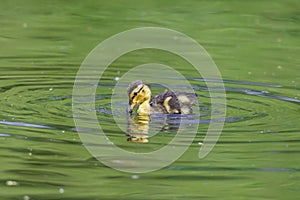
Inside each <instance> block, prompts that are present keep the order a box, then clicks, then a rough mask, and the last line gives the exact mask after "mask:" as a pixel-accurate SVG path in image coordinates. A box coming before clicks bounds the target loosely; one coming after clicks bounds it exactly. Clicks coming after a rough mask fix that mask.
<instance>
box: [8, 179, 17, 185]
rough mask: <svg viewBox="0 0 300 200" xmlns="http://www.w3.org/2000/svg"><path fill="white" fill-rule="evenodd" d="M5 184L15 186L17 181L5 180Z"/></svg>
mask: <svg viewBox="0 0 300 200" xmlns="http://www.w3.org/2000/svg"><path fill="white" fill-rule="evenodd" d="M6 185H7V186H17V185H19V183H18V182H17V181H12V180H9V181H6Z"/></svg>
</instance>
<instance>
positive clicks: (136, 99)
mask: <svg viewBox="0 0 300 200" xmlns="http://www.w3.org/2000/svg"><path fill="white" fill-rule="evenodd" d="M127 92H128V98H129V108H128V111H129V112H130V113H132V110H133V109H134V108H135V106H139V105H142V104H143V103H146V104H147V105H150V99H151V90H150V87H149V86H148V85H146V84H145V83H144V82H143V81H140V80H137V81H133V82H131V83H130V84H129V86H128V88H127Z"/></svg>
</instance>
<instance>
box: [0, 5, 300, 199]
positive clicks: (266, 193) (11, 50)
mask: <svg viewBox="0 0 300 200" xmlns="http://www.w3.org/2000/svg"><path fill="white" fill-rule="evenodd" d="M0 2H1V4H0V5H1V6H0V44H1V45H0V95H1V97H0V148H1V151H0V158H1V167H0V199H4V200H6V199H24V200H28V199H201V198H204V199H209V198H212V199H214V198H216V199H297V197H298V196H299V195H300V192H299V191H300V190H299V188H300V172H299V170H300V168H299V166H300V159H299V158H300V155H299V152H300V151H299V150H300V143H299V142H300V135H299V134H300V124H299V117H300V115H299V113H300V107H299V103H300V91H299V88H300V86H299V81H300V76H299V66H300V58H299V53H300V47H299V44H300V41H299V36H300V27H299V23H300V12H299V7H300V3H299V1H297V0H290V1H280V0H277V1H267V0H264V1H249V2H246V1H187V2H185V3H182V1H173V2H171V1H170V2H169V1H162V2H161V1H145V2H140V1H107V2H104V1H103V2H102V1H72V2H71V1H70V2H65V1H23V2H18V1H0ZM145 26H157V27H164V28H170V29H174V30H177V31H180V32H182V33H185V34H187V35H189V36H190V37H192V38H194V39H195V40H196V41H198V42H199V43H200V44H201V45H203V47H204V48H205V49H206V50H207V52H208V53H209V54H210V55H211V57H212V58H213V60H214V61H215V63H216V64H217V66H218V68H219V70H220V72H221V74H222V77H223V79H224V81H225V86H226V93H227V114H226V123H225V127H224V130H223V132H222V134H221V137H220V138H219V141H218V143H217V145H216V146H215V148H214V149H213V151H212V152H211V153H210V154H209V155H208V156H207V157H205V158H204V159H199V158H198V152H199V148H200V145H199V144H198V143H199V142H202V141H203V138H204V134H205V131H206V129H207V126H208V123H206V121H205V120H206V119H207V117H205V116H204V117H203V118H201V119H200V127H199V130H198V134H197V136H196V138H195V139H194V142H193V144H192V145H191V146H190V148H189V149H188V150H187V151H186V152H185V153H184V154H183V156H182V157H180V159H178V160H177V161H176V162H174V163H173V164H171V165H170V166H168V167H165V168H163V169H161V170H158V171H155V172H151V173H146V174H130V173H124V172H119V171H116V170H114V169H111V168H109V167H106V166H104V165H103V164H101V163H100V162H99V161H97V160H96V159H95V158H93V156H92V155H90V154H89V153H88V151H87V150H86V148H85V147H84V146H83V145H82V142H81V141H80V138H79V136H78V134H77V132H76V131H75V125H74V121H73V114H72V89H73V83H74V80H75V76H76V73H77V70H78V69H79V67H80V64H81V63H82V62H83V60H84V58H85V57H86V56H87V55H88V53H89V52H90V51H91V50H92V49H93V48H94V47H95V46H96V45H98V44H99V43H100V42H101V41H103V40H105V39H106V38H108V37H110V36H111V35H114V34H117V33H119V32H122V31H125V30H128V29H131V28H137V27H145ZM120 45H122V44H120ZM169 56H171V55H169V54H167V53H165V52H160V51H157V52H152V51H147V50H146V51H141V52H133V53H132V54H129V55H125V56H123V57H121V58H120V59H119V60H117V61H115V62H114V63H113V64H112V66H111V68H110V70H108V71H107V73H106V74H105V76H104V77H103V80H102V82H101V83H100V84H102V87H101V89H99V91H98V94H97V95H98V97H99V99H98V100H97V102H96V106H97V108H96V110H97V116H98V118H99V120H100V121H101V123H102V124H103V126H104V127H105V128H106V129H107V130H110V131H111V132H110V133H108V134H109V137H110V138H111V140H112V141H114V142H115V143H117V144H118V145H119V146H122V147H124V148H125V149H131V150H133V151H134V150H138V149H139V148H141V149H142V150H145V151H149V150H152V149H156V148H159V147H162V146H164V145H165V144H167V143H168V142H169V141H170V140H171V139H172V137H173V136H174V135H172V133H169V134H167V133H162V134H161V135H157V136H155V137H154V138H153V140H152V143H151V142H150V143H149V144H145V145H148V146H145V145H144V144H133V143H128V142H126V137H125V135H124V133H123V132H121V131H119V129H118V128H117V127H116V125H115V124H114V122H113V120H111V117H112V116H111V114H110V100H109V97H110V95H111V90H112V88H113V87H114V84H115V83H116V81H115V80H114V78H115V77H117V76H121V75H122V74H124V73H126V70H128V69H130V67H133V66H136V65H139V64H142V63H147V62H151V61H152V62H153V60H155V61H158V62H161V63H164V64H167V65H169V66H174V67H177V68H180V66H182V67H181V70H182V74H184V76H186V77H187V78H188V80H189V81H190V83H191V84H192V85H193V86H194V87H195V88H196V89H195V91H196V93H197V94H198V95H199V100H200V102H199V105H200V107H201V108H203V113H204V114H209V111H210V107H209V105H210V104H209V102H210V100H209V99H210V97H209V93H208V91H207V89H206V87H205V83H204V82H203V80H202V79H199V78H201V77H195V72H194V71H193V70H192V69H191V68H187V66H186V65H185V63H184V62H183V61H181V60H178V59H175V58H174V59H173V57H169ZM141 73H142V72H141ZM124 89H126V87H124ZM153 90H154V91H156V92H158V91H159V88H156V87H154V88H153ZM143 145H144V146H143Z"/></svg>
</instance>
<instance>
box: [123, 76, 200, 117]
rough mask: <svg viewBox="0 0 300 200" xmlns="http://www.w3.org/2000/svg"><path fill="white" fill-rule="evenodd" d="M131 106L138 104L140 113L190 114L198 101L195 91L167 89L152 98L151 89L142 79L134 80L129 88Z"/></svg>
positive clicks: (130, 109) (130, 110)
mask: <svg viewBox="0 0 300 200" xmlns="http://www.w3.org/2000/svg"><path fill="white" fill-rule="evenodd" d="M127 92H128V97H129V108H128V111H129V112H130V113H132V111H133V109H134V108H135V107H136V106H138V108H137V111H136V112H137V114H138V115H149V114H152V113H165V114H190V113H192V106H193V105H195V104H196V102H197V101H198V95H197V94H195V93H185V92H172V91H165V92H163V93H160V94H158V95H156V96H154V97H152V98H151V89H150V87H149V86H148V85H147V84H145V83H144V82H143V81H141V80H137V81H133V82H131V83H130V84H129V86H128V89H127Z"/></svg>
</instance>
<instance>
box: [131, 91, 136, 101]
mask: <svg viewBox="0 0 300 200" xmlns="http://www.w3.org/2000/svg"><path fill="white" fill-rule="evenodd" d="M137 95H138V92H134V93H133V96H132V97H131V99H132V100H133V99H134V97H136V96H137Z"/></svg>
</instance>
